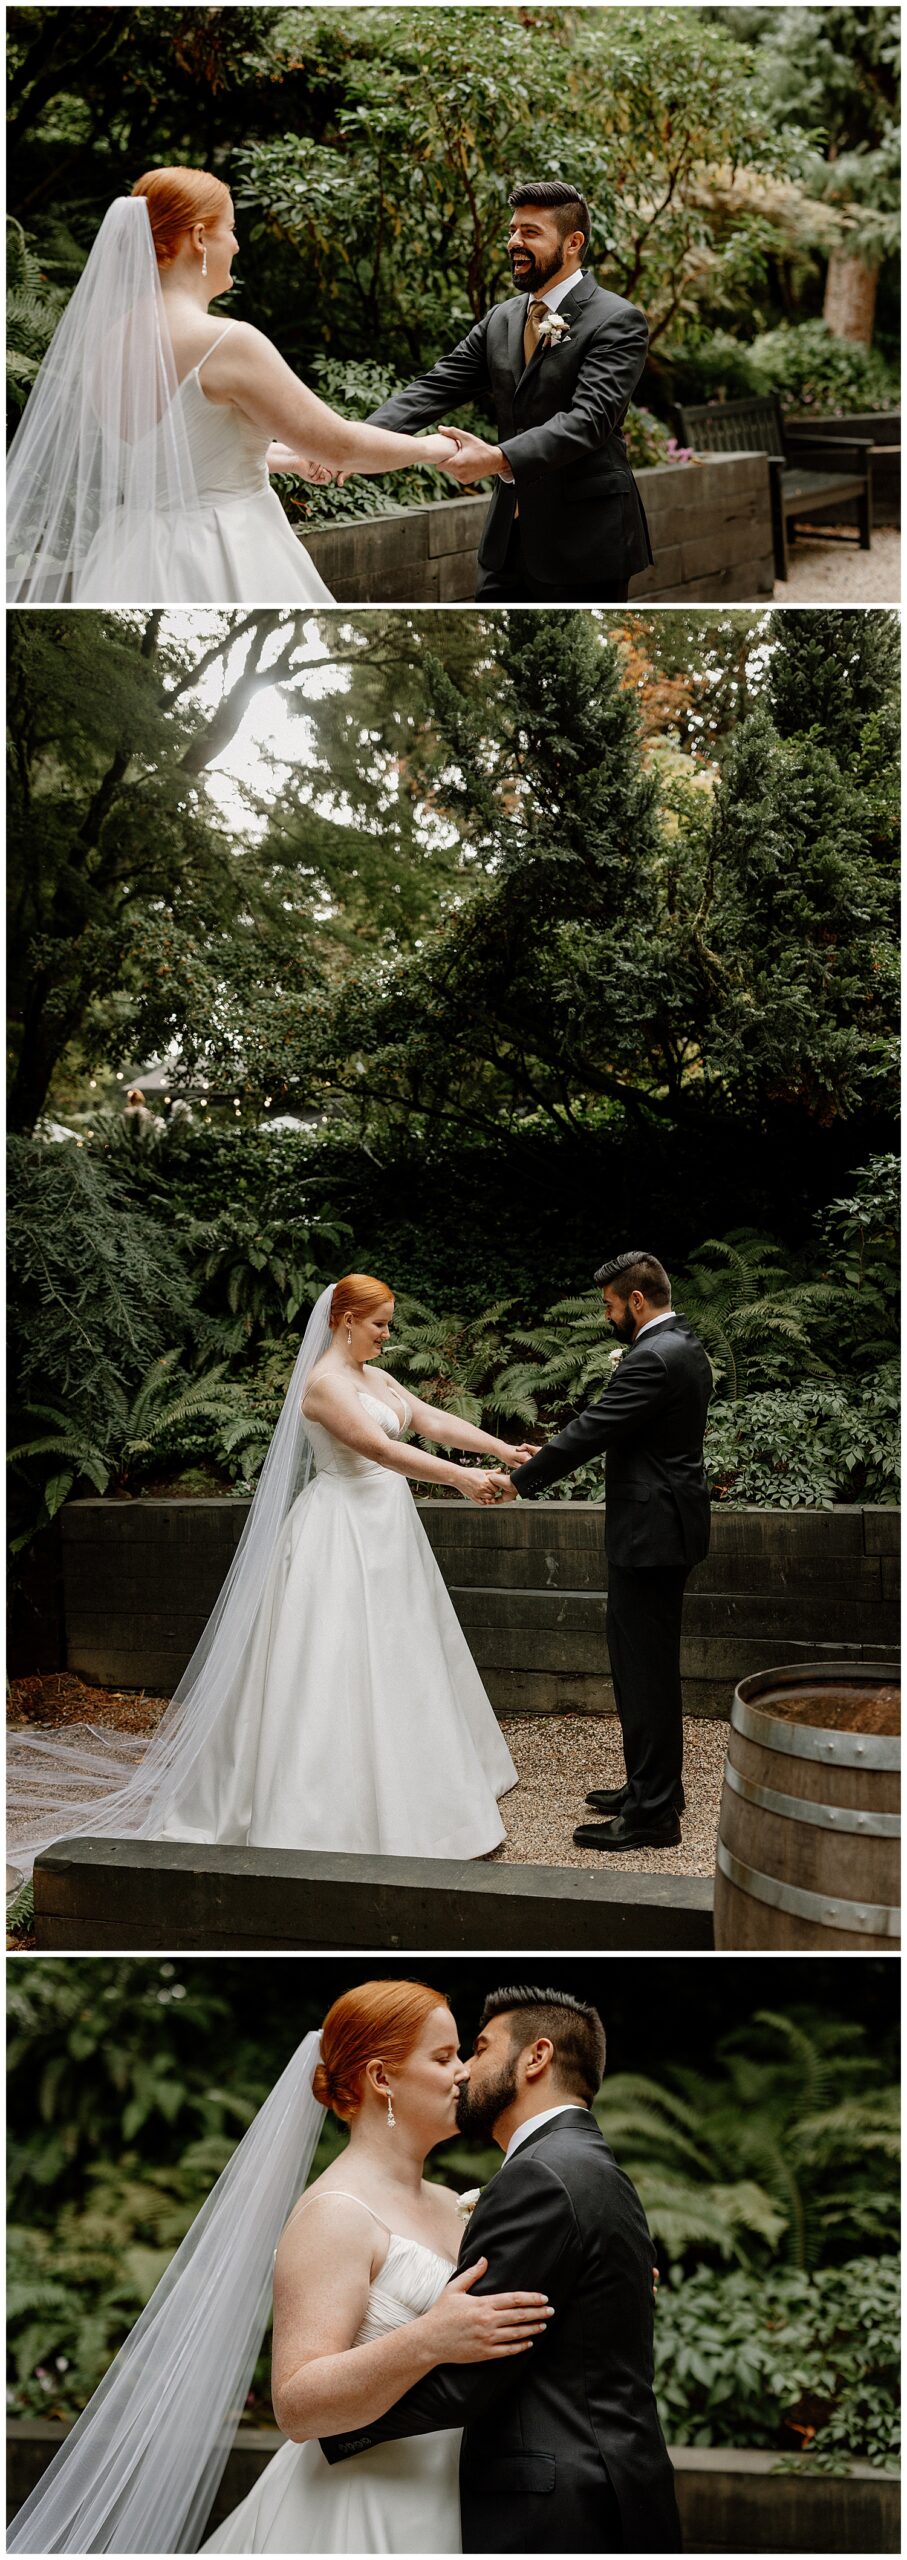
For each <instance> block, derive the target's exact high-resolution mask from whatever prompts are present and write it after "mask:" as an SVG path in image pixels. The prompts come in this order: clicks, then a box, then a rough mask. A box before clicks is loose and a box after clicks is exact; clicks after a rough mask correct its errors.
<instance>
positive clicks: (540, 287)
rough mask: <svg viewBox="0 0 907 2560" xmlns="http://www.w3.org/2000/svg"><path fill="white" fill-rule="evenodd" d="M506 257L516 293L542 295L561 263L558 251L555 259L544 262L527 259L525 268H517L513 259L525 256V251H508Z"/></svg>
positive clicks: (561, 258)
mask: <svg viewBox="0 0 907 2560" xmlns="http://www.w3.org/2000/svg"><path fill="white" fill-rule="evenodd" d="M507 255H508V257H509V259H510V272H511V275H512V277H513V281H514V284H515V285H516V288H517V292H518V293H544V290H545V286H546V284H550V282H551V278H552V276H556V275H557V273H558V269H559V267H560V266H561V265H562V262H563V254H562V252H561V251H560V250H559V251H558V254H557V257H556V258H548V259H547V260H544V261H543V260H542V259H541V258H529V263H528V265H527V266H525V267H523V266H521V267H517V266H516V264H515V259H516V257H517V256H518V255H519V256H527V255H528V252H526V251H525V250H521V251H519V252H517V251H516V250H514V249H509V250H508V252H507ZM578 282H579V277H577V283H578Z"/></svg>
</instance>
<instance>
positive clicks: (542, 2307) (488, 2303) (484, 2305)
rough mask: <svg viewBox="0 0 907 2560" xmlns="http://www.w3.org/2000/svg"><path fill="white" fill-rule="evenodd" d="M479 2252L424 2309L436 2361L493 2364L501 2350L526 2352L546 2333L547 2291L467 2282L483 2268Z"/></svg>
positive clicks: (550, 2315) (550, 2314) (516, 2353)
mask: <svg viewBox="0 0 907 2560" xmlns="http://www.w3.org/2000/svg"><path fill="white" fill-rule="evenodd" d="M487 2266H488V2260H487V2258H480V2259H479V2261H478V2264H477V2265H476V2266H474V2267H467V2269H466V2273H465V2275H462V2276H452V2277H451V2281H450V2283H449V2284H447V2285H445V2287H444V2291H443V2293H442V2294H440V2295H439V2297H438V2300H437V2302H435V2303H433V2304H432V2307H431V2310H430V2311H426V2312H423V2315H422V2327H423V2336H424V2338H425V2342H426V2344H429V2343H430V2345H431V2349H432V2358H433V2361H434V2362H435V2363H437V2364H493V2363H494V2362H495V2361H496V2360H497V2358H498V2357H500V2356H522V2355H525V2353H526V2350H527V2347H531V2346H532V2344H533V2341H534V2339H536V2338H540V2337H543V2336H544V2333H545V2330H546V2328H547V2325H548V2322H549V2320H553V2318H554V2312H553V2309H552V2306H551V2304H550V2302H549V2300H548V2296H547V2294H546V2293H480V2294H476V2295H475V2297H474V2298H473V2297H472V2296H471V2294H470V2287H471V2286H472V2285H474V2284H475V2282H476V2280H477V2278H478V2277H479V2276H482V2275H484V2274H485V2271H486V2268H487Z"/></svg>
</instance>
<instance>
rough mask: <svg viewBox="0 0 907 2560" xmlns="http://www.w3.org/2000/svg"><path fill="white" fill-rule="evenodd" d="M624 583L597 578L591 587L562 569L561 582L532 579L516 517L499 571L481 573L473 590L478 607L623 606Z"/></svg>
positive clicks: (625, 598) (624, 602)
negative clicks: (532, 605) (542, 605)
mask: <svg viewBox="0 0 907 2560" xmlns="http://www.w3.org/2000/svg"><path fill="white" fill-rule="evenodd" d="M626 601H627V580H626V578H624V579H623V580H621V578H620V577H619V576H618V574H617V572H615V575H614V577H613V578H604V579H602V578H599V579H598V580H597V581H596V583H595V584H594V585H592V586H590V584H589V582H588V579H586V580H585V581H584V580H582V579H580V578H578V577H576V576H575V574H574V572H573V571H572V570H570V569H565V571H564V573H563V576H562V577H561V578H556V579H554V580H551V579H544V580H543V579H541V578H534V577H533V575H532V572H531V570H530V569H528V568H527V566H526V561H525V558H524V556H523V545H522V542H521V539H520V522H519V517H518V516H516V517H515V518H514V521H513V524H512V525H511V528H510V538H509V541H508V544H507V549H506V552H505V554H504V559H503V561H502V564H501V567H500V568H499V569H480V570H479V573H478V584H477V587H476V603H477V604H547V605H558V604H586V605H588V604H626Z"/></svg>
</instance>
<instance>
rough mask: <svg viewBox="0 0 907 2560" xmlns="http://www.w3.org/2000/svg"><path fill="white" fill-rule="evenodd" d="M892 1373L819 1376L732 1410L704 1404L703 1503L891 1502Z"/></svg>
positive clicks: (782, 1506) (890, 1366)
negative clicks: (707, 1492) (708, 1496)
mask: <svg viewBox="0 0 907 2560" xmlns="http://www.w3.org/2000/svg"><path fill="white" fill-rule="evenodd" d="M899 1410H900V1391H899V1371H898V1368H897V1365H896V1364H895V1362H894V1361H888V1362H886V1364H885V1366H884V1367H883V1368H881V1369H879V1370H877V1371H875V1372H874V1373H873V1374H872V1375H871V1376H869V1377H868V1378H858V1379H855V1380H854V1381H853V1382H852V1383H846V1382H845V1381H844V1380H842V1379H837V1378H829V1379H823V1380H822V1381H821V1383H819V1382H818V1381H817V1382H816V1383H815V1384H813V1383H811V1382H810V1383H808V1384H806V1385H804V1386H802V1387H792V1388H788V1389H784V1390H781V1391H779V1392H777V1393H775V1394H774V1395H755V1396H750V1397H748V1398H747V1399H746V1401H745V1402H744V1403H740V1404H725V1403H716V1404H713V1406H712V1408H711V1412H710V1415H709V1423H708V1430H707V1432H706V1448H705V1457H706V1469H707V1472H708V1477H709V1485H710V1489H711V1493H712V1498H713V1500H717V1501H721V1502H724V1503H730V1504H742V1503H759V1504H769V1505H772V1506H776V1507H777V1508H778V1509H779V1510H783V1511H787V1510H793V1509H796V1508H798V1507H800V1506H802V1505H807V1506H810V1507H814V1508H815V1509H817V1510H820V1511H828V1510H830V1509H831V1508H832V1505H833V1504H834V1503H836V1502H881V1503H896V1502H897V1500H898V1497H899V1485H900V1476H899V1448H900V1442H899V1427H898V1415H899Z"/></svg>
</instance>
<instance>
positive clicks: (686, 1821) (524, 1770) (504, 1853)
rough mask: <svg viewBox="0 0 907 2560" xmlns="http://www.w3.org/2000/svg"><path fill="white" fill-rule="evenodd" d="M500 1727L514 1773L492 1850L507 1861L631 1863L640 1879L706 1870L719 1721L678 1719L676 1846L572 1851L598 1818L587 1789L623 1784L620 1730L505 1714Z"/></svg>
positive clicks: (599, 1719) (711, 1845)
mask: <svg viewBox="0 0 907 2560" xmlns="http://www.w3.org/2000/svg"><path fill="white" fill-rule="evenodd" d="M501 1730H502V1732H503V1733H504V1734H505V1735H506V1738H507V1742H508V1745H509V1748H510V1751H511V1753H512V1755H513V1758H514V1760H515V1762H516V1765H517V1768H518V1770H519V1773H520V1784H519V1786H518V1787H515V1788H514V1790H513V1794H512V1795H509V1796H505V1797H504V1798H503V1801H502V1804H501V1812H502V1815H503V1818H504V1821H505V1823H506V1826H507V1839H506V1841H505V1842H504V1844H503V1846H502V1847H501V1848H500V1849H495V1850H494V1852H493V1855H494V1857H495V1858H496V1859H498V1858H499V1859H500V1860H501V1862H502V1864H504V1865H506V1866H531V1865H534V1864H536V1863H538V1864H539V1865H541V1866H546V1867H597V1868H598V1870H599V1872H601V1869H602V1867H603V1866H605V1865H606V1864H607V1865H608V1866H609V1867H615V1868H629V1869H630V1870H631V1871H634V1872H636V1873H637V1874H639V1875H645V1876H672V1875H676V1876H704V1875H711V1872H712V1868H713V1866H714V1863H715V1838H716V1833H717V1830H718V1806H719V1802H720V1798H721V1777H722V1771H723V1768H724V1755H725V1751H726V1749H727V1738H728V1733H729V1731H730V1727H729V1726H728V1725H727V1724H724V1723H722V1722H721V1721H719V1720H718V1719H717V1718H716V1719H715V1720H714V1722H713V1721H711V1720H709V1719H706V1718H705V1717H702V1716H695V1717H694V1716H688V1717H687V1718H686V1720H685V1723H684V1767H683V1783H684V1789H685V1793H686V1799H687V1809H686V1813H685V1814H684V1817H683V1826H682V1827H683V1840H682V1842H681V1845H680V1847H679V1849H636V1850H631V1849H622V1850H621V1853H620V1856H619V1858H618V1857H611V1856H610V1855H607V1856H606V1854H605V1853H603V1852H602V1851H601V1850H600V1849H577V1848H575V1847H574V1843H573V1832H574V1830H575V1828H576V1826H577V1824H578V1823H580V1822H598V1821H601V1820H603V1819H604V1817H603V1816H602V1815H600V1814H596V1813H593V1812H591V1811H590V1810H589V1808H588V1807H587V1806H586V1804H585V1803H584V1797H585V1795H586V1791H587V1789H588V1788H589V1787H618V1786H621V1785H622V1784H623V1778H624V1766H623V1759H622V1755H621V1748H620V1734H619V1731H618V1727H617V1723H616V1720H615V1719H614V1718H613V1717H611V1716H570V1715H565V1716H506V1717H503V1718H502V1720H501Z"/></svg>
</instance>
